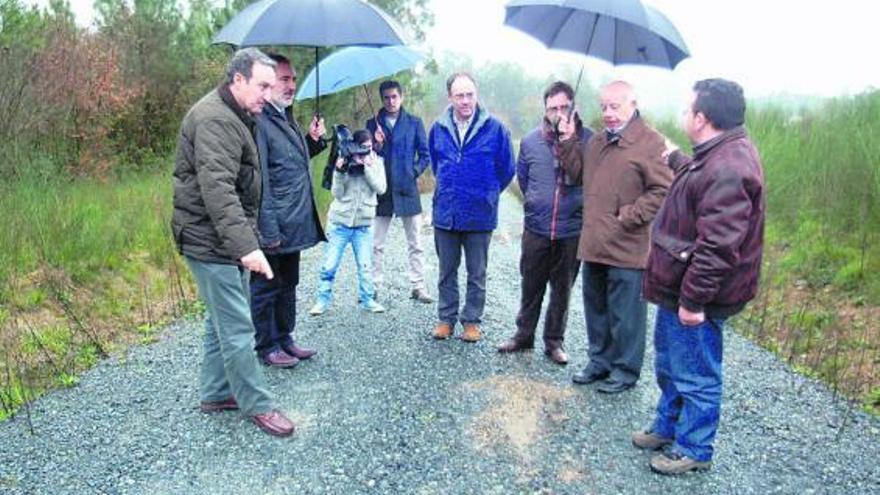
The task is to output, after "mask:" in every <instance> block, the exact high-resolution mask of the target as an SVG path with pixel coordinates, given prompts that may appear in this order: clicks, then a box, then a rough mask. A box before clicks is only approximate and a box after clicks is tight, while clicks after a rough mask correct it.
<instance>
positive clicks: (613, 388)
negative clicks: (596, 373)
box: [596, 378, 635, 394]
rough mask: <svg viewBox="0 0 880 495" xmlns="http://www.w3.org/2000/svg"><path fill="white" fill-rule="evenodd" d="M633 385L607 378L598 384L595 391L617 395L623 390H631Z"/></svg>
mask: <svg viewBox="0 0 880 495" xmlns="http://www.w3.org/2000/svg"><path fill="white" fill-rule="evenodd" d="M634 385H635V383H624V382H620V381H617V380H615V379H614V378H608V379H607V380H605V381H603V382H602V383H600V384H599V386H598V387H596V390H598V391H599V392H602V393H603V394H619V393H620V392H623V391H624V390H629V389H631V388H633V386H634Z"/></svg>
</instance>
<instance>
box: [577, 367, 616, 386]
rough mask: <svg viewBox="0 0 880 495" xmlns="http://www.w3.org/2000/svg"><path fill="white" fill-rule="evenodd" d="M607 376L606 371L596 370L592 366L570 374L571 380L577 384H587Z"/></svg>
mask: <svg viewBox="0 0 880 495" xmlns="http://www.w3.org/2000/svg"><path fill="white" fill-rule="evenodd" d="M607 376H608V372H607V371H596V370H595V369H593V368H590V367H589V366H587V367H586V368H584V369H582V370H581V371H578V372H577V373H575V374H574V375H572V376H571V381H573V382H575V383H577V384H578V385H589V384H591V383H593V382H597V381H599V380H601V379H603V378H605V377H607Z"/></svg>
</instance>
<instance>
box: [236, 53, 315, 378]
mask: <svg viewBox="0 0 880 495" xmlns="http://www.w3.org/2000/svg"><path fill="white" fill-rule="evenodd" d="M269 57H270V58H272V60H274V61H275V62H276V63H277V64H278V66H277V67H276V71H275V79H276V80H275V86H274V87H273V88H272V99H271V100H270V101H269V104H268V105H265V106H264V107H263V113H262V115H260V118H259V119H258V120H257V130H256V138H257V139H256V142H257V151H258V153H259V156H260V173H261V176H262V182H263V192H262V200H261V203H260V215H259V222H258V227H259V234H260V235H259V238H260V247H261V248H262V249H263V251H264V252H265V253H266V257H267V258H268V260H269V264H270V265H271V266H272V270H273V271H274V273H275V278H274V279H272V280H269V279H267V278H266V277H263V276H262V275H259V274H255V275H254V276H253V277H251V317H252V318H253V320H254V327H255V328H256V347H255V349H256V351H257V354H258V355H259V357H260V358H261V359H262V361H263V363H264V364H266V365H268V366H274V367H279V368H290V367H292V366H295V365H296V364H297V363H298V362H299V361H300V360H301V359H308V358H310V357H312V356H313V355H314V354H315V352H316V351H314V350H313V349H307V348H305V347H301V346H299V345H297V344H296V343H295V342H294V339H293V335H292V334H293V329H294V326H295V325H296V286H297V284H298V283H299V259H300V251H302V250H304V249H308V248H310V247H312V246H314V245H315V244H318V243H319V242H321V241H324V240H326V238H325V237H324V230H323V229H322V228H321V222H320V220H319V218H318V212H317V208H316V206H315V200H314V196H313V194H312V181H311V173H310V170H309V159H310V158H311V157H313V156H315V155H317V154H318V153H320V152H321V151H322V150H323V149H324V148H325V147H326V144H325V142H324V139H323V135H324V119H319V118H318V117H317V116H316V117H313V118H312V122H311V124H310V125H309V130H308V134H304V133H303V131H302V129H301V128H300V127H299V125H298V124H297V123H296V121H295V120H294V119H293V116H292V112H291V106H292V105H293V97H294V95H295V94H296V72H295V70H294V68H293V67H292V66H291V64H290V60H289V59H288V58H287V57H284V56H282V55H278V54H270V55H269Z"/></svg>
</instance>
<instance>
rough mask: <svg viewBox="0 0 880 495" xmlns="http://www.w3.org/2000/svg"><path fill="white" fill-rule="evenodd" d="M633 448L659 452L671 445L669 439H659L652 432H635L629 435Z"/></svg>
mask: <svg viewBox="0 0 880 495" xmlns="http://www.w3.org/2000/svg"><path fill="white" fill-rule="evenodd" d="M630 439H631V440H632V444H633V447H636V448H639V449H643V450H659V449H662V448H663V447H665V446H667V445H669V444H671V443H672V439H671V438H666V437H661V436H660V435H658V434H656V433H654V432H653V431H641V430H640V431H636V432H633V434H632V435H630Z"/></svg>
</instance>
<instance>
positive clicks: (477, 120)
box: [437, 103, 490, 147]
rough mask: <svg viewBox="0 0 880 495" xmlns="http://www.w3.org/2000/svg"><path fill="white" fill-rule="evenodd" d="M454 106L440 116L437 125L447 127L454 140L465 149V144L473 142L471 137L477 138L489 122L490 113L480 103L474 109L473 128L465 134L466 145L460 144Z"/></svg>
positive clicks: (450, 106)
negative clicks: (453, 115) (453, 113)
mask: <svg viewBox="0 0 880 495" xmlns="http://www.w3.org/2000/svg"><path fill="white" fill-rule="evenodd" d="M452 112H453V110H452V105H449V106H447V107H446V110H444V111H443V114H441V115H440V118H438V119H437V123H438V124H440V125H441V126H443V127H445V128H446V129H447V130H448V131H449V134H451V135H452V138H453V139H454V140H455V142H456V143H458V145H459V147H463V146H464V145H465V143H467V142H468V141H470V140H471V137H473V136H475V135H476V134H477V132H479V131H480V129H481V128H482V127H483V126H484V125H485V124H486V122H488V121H489V117H490V115H489V112H488V110H486V109H485V108H483V106H482V105H480V104H479V103H478V104H477V107H476V108H475V109H474V119H473V121H472V122H471V127H470V129H468V131H467V133H465V138H464V143H459V142H458V131H457V130H456V127H455V121H454V120H453V117H452Z"/></svg>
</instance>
